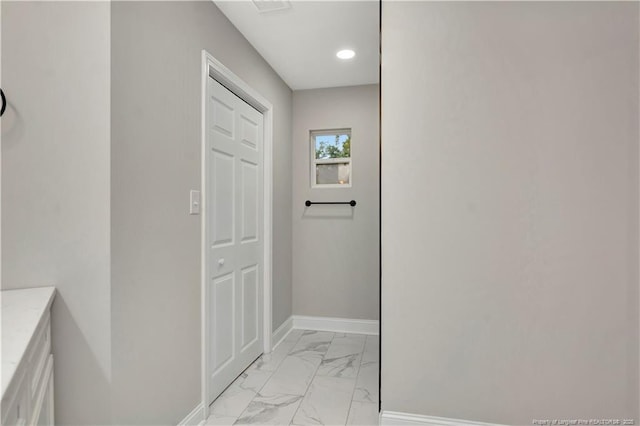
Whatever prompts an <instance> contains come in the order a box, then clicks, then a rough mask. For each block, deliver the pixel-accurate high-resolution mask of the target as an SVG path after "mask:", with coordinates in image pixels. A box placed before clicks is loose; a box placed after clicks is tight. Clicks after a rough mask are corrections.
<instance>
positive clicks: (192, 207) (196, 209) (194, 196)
mask: <svg viewBox="0 0 640 426" xmlns="http://www.w3.org/2000/svg"><path fill="white" fill-rule="evenodd" d="M189 203H190V204H189V214H200V191H196V190H195V189H192V190H191V192H189Z"/></svg>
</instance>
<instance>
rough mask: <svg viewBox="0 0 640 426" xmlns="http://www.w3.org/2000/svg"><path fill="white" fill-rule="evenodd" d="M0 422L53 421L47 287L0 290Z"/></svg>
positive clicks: (9, 424) (24, 425)
mask: <svg viewBox="0 0 640 426" xmlns="http://www.w3.org/2000/svg"><path fill="white" fill-rule="evenodd" d="M0 293H1V297H2V376H3V377H2V402H1V405H0V416H1V418H2V425H3V426H4V425H6V426H12V425H18V426H31V425H49V426H52V425H53V424H54V416H53V406H54V404H53V355H52V354H51V321H50V318H51V315H50V312H49V311H50V306H51V302H52V300H53V295H54V293H55V290H53V289H52V288H51V287H44V288H38V289H25V290H7V291H2V292H0Z"/></svg>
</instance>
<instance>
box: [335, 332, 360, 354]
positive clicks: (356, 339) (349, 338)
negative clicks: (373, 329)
mask: <svg viewBox="0 0 640 426" xmlns="http://www.w3.org/2000/svg"><path fill="white" fill-rule="evenodd" d="M366 339H367V336H366V335H364V334H352V333H336V334H335V336H333V340H332V341H331V343H332V344H334V343H335V344H342V343H348V344H353V345H359V346H360V350H362V349H363V348H364V345H365V342H366Z"/></svg>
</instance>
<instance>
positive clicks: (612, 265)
mask: <svg viewBox="0 0 640 426" xmlns="http://www.w3.org/2000/svg"><path fill="white" fill-rule="evenodd" d="M638 7H639V5H638V4H637V3H613V2H589V3H582V2H569V3H561V2H495V3H480V2H478V3H476V2H470V3H458V2H428V3H423V2H420V3H396V2H385V3H384V7H383V31H382V50H383V52H384V54H383V66H382V71H383V74H382V87H383V94H382V109H383V121H382V129H383V134H382V139H383V141H384V144H383V154H382V155H383V164H382V170H383V188H382V191H383V194H382V200H383V213H382V218H383V233H382V238H383V241H384V248H383V284H382V286H383V295H382V297H383V306H382V319H383V329H382V333H383V338H382V386H383V387H382V404H383V409H384V410H395V411H405V412H414V413H420V414H428V415H435V416H443V417H452V418H461V419H472V420H478V421H488V422H499V423H507V424H531V421H532V419H547V418H549V419H554V418H556V419H572V418H585V419H589V418H598V419H599V418H614V419H623V418H635V419H636V421H637V420H638V415H639V413H638V191H639V188H638V136H639V135H638V112H639V111H638V90H639V85H638V71H639V70H638V59H639V58H638V51H639V49H638V48H639V42H638V27H639V25H638V16H639V15H638V12H639V10H638ZM296 201H297V200H296Z"/></svg>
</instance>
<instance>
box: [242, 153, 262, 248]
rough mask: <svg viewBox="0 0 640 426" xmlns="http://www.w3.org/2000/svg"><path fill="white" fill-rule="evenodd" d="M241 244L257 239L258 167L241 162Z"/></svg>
mask: <svg viewBox="0 0 640 426" xmlns="http://www.w3.org/2000/svg"><path fill="white" fill-rule="evenodd" d="M241 176H242V212H241V214H242V234H241V240H242V242H255V241H256V240H257V238H258V201H259V200H258V165H257V164H253V163H249V162H248V161H242V173H241Z"/></svg>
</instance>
